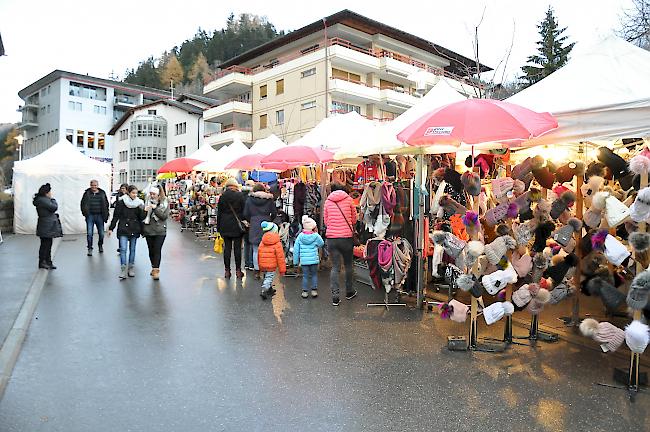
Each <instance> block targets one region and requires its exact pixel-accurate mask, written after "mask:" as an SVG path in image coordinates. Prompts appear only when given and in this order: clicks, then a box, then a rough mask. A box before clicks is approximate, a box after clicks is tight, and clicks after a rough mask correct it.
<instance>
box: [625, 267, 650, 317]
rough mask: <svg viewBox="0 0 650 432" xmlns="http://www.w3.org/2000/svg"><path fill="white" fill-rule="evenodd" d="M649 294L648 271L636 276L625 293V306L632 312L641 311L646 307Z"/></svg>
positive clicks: (649, 278) (649, 279)
mask: <svg viewBox="0 0 650 432" xmlns="http://www.w3.org/2000/svg"><path fill="white" fill-rule="evenodd" d="M649 294H650V271H648V270H645V271H642V272H641V273H639V274H638V275H636V277H635V278H634V279H633V280H632V284H631V285H630V289H629V291H628V292H627V299H626V301H627V305H628V306H629V307H630V308H631V309H634V310H642V309H645V307H646V306H647V305H648V295H649Z"/></svg>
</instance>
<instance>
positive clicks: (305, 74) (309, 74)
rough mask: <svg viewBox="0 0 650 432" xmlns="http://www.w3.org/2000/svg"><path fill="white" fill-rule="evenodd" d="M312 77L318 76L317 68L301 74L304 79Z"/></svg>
mask: <svg viewBox="0 0 650 432" xmlns="http://www.w3.org/2000/svg"><path fill="white" fill-rule="evenodd" d="M312 75H316V68H311V69H307V70H304V71H302V72H301V76H302V78H307V77H308V76H312Z"/></svg>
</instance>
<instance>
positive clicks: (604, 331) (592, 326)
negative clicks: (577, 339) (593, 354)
mask: <svg viewBox="0 0 650 432" xmlns="http://www.w3.org/2000/svg"><path fill="white" fill-rule="evenodd" d="M580 333H582V335H583V336H586V337H588V338H591V339H593V340H595V341H596V342H598V343H599V344H600V346H601V348H602V350H603V351H604V352H610V351H611V352H614V351H616V350H617V349H618V348H619V347H620V346H621V345H623V342H624V341H625V332H624V331H623V330H622V329H620V328H618V327H616V326H615V325H613V324H612V323H608V322H600V323H599V322H598V321H596V320H595V319H593V318H587V319H584V320H583V321H582V322H581V323H580Z"/></svg>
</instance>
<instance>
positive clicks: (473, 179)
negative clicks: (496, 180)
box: [460, 171, 481, 196]
mask: <svg viewBox="0 0 650 432" xmlns="http://www.w3.org/2000/svg"><path fill="white" fill-rule="evenodd" d="M460 181H461V183H462V184H463V188H464V189H465V192H467V193H468V194H469V195H471V196H478V195H479V194H480V193H481V177H480V176H479V175H478V174H476V173H475V172H471V171H465V172H464V173H463V175H462V176H461V177H460Z"/></svg>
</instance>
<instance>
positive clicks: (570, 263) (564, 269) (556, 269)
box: [544, 254, 578, 285]
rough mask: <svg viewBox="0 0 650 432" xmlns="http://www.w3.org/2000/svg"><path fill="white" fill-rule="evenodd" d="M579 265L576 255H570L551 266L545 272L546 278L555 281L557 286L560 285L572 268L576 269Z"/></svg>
mask: <svg viewBox="0 0 650 432" xmlns="http://www.w3.org/2000/svg"><path fill="white" fill-rule="evenodd" d="M577 264H578V257H577V256H576V255H575V254H569V255H567V256H565V257H564V259H563V260H562V261H560V262H559V263H557V264H555V265H552V266H550V267H549V268H547V269H546V271H545V272H544V276H545V277H550V278H551V279H553V283H554V284H555V285H560V284H561V283H562V281H564V278H565V277H566V275H567V273H568V272H569V270H570V269H571V268H572V267H575V266H576V265H577Z"/></svg>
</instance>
